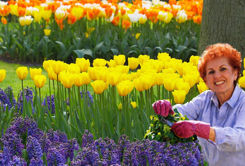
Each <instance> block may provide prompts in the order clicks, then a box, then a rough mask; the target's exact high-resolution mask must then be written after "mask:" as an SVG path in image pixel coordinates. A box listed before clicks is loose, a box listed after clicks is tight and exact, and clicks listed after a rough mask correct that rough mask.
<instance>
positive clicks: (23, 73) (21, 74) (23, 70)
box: [16, 67, 28, 80]
mask: <svg viewBox="0 0 245 166" xmlns="http://www.w3.org/2000/svg"><path fill="white" fill-rule="evenodd" d="M16 74H17V76H18V78H19V79H20V80H24V79H25V78H26V77H27V74H28V69H27V67H18V68H17V69H16Z"/></svg>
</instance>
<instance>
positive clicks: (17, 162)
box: [9, 156, 27, 166]
mask: <svg viewBox="0 0 245 166" xmlns="http://www.w3.org/2000/svg"><path fill="white" fill-rule="evenodd" d="M26 165H27V163H26V162H25V161H24V159H22V158H20V157H19V156H14V157H13V159H12V160H11V161H10V162H9V166H26Z"/></svg>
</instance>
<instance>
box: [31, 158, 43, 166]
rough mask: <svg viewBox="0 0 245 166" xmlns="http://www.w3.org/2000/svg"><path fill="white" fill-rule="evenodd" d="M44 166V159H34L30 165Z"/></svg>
mask: <svg viewBox="0 0 245 166" xmlns="http://www.w3.org/2000/svg"><path fill="white" fill-rule="evenodd" d="M43 165H44V164H43V160H42V159H35V158H32V159H31V161H30V164H29V166H43Z"/></svg>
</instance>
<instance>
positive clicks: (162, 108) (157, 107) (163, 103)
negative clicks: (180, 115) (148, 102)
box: [152, 100, 174, 117]
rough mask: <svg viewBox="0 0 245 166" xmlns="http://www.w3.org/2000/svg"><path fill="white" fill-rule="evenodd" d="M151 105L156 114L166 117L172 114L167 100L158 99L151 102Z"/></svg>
mask: <svg viewBox="0 0 245 166" xmlns="http://www.w3.org/2000/svg"><path fill="white" fill-rule="evenodd" d="M152 107H153V109H154V111H155V113H156V114H157V115H161V116H163V117H167V116H168V115H169V114H171V115H173V114H174V111H173V110H172V106H171V103H170V102H169V101H167V100H158V101H156V102H154V103H153V104H152Z"/></svg>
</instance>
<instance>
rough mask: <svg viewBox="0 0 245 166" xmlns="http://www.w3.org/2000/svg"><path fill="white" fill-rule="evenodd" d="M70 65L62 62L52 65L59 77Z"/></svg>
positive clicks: (55, 62)
mask: <svg viewBox="0 0 245 166" xmlns="http://www.w3.org/2000/svg"><path fill="white" fill-rule="evenodd" d="M67 67H68V65H67V64H66V63H64V62H62V61H54V62H53V64H52V68H53V71H54V72H55V74H57V75H59V73H60V72H61V71H64V70H66V69H67Z"/></svg>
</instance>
